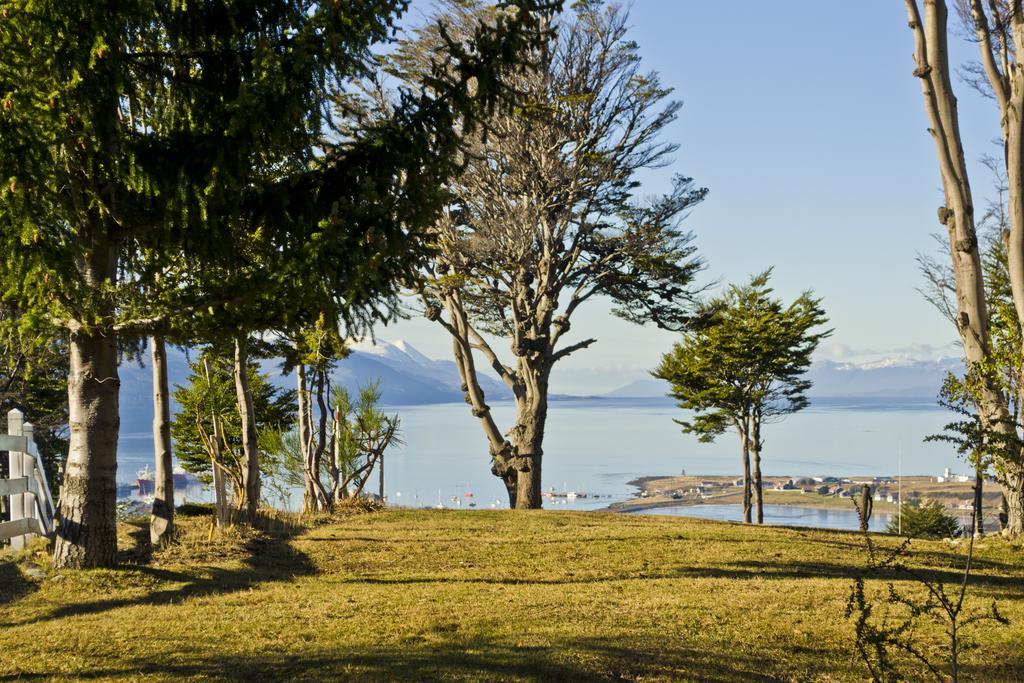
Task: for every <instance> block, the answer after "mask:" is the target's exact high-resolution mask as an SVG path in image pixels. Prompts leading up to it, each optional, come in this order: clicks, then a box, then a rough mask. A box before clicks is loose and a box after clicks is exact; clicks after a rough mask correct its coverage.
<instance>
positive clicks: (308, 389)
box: [274, 315, 348, 512]
mask: <svg viewBox="0 0 1024 683" xmlns="http://www.w3.org/2000/svg"><path fill="white" fill-rule="evenodd" d="M274 350H275V352H276V353H277V354H278V355H281V356H282V357H284V359H285V362H284V368H283V369H284V372H285V373H286V374H287V373H290V372H291V371H292V370H294V371H295V377H296V392H297V396H298V401H299V421H298V432H297V434H296V438H297V441H296V445H297V447H298V449H299V454H300V457H301V461H302V463H303V467H302V471H303V482H304V483H303V488H304V489H305V494H304V496H303V501H304V503H303V507H304V508H305V510H306V511H307V512H316V511H326V510H330V509H331V508H332V506H333V503H334V495H332V493H331V492H329V491H328V490H327V488H326V487H325V486H324V483H323V480H322V479H321V476H320V475H321V473H322V470H323V469H324V467H325V466H328V469H329V470H330V466H331V465H332V463H333V459H332V458H333V450H334V449H333V442H334V439H333V438H332V437H331V436H330V435H329V431H330V430H329V427H328V425H330V426H331V428H333V429H336V428H337V421H336V420H335V419H334V411H333V410H332V409H331V407H330V406H329V404H330V402H331V385H330V374H331V371H332V370H333V368H334V366H335V362H336V361H337V360H338V359H340V358H344V357H345V356H346V355H348V351H347V350H346V348H345V344H344V342H343V340H342V339H341V337H340V336H339V334H338V332H337V330H335V329H333V328H331V327H329V326H328V323H327V320H326V317H325V316H323V315H321V317H320V318H318V319H317V320H316V322H315V323H314V324H312V325H310V326H306V327H303V328H300V329H298V330H295V331H293V332H291V333H289V334H284V335H280V336H279V339H278V342H277V343H276V344H274ZM314 401H315V403H316V410H315V411H314V405H313V404H314ZM325 455H326V456H327V457H326V458H325ZM331 479H332V481H335V482H336V479H337V477H336V476H332V478H331Z"/></svg>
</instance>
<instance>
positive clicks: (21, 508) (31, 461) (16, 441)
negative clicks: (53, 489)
mask: <svg viewBox="0 0 1024 683" xmlns="http://www.w3.org/2000/svg"><path fill="white" fill-rule="evenodd" d="M34 431H35V430H34V429H33V427H32V423H30V422H25V417H24V415H23V414H22V412H21V411H20V410H18V409H17V408H15V409H14V410H12V411H10V412H9V413H7V434H0V451H7V453H8V460H7V462H8V470H7V472H8V475H7V476H8V478H7V479H0V498H7V509H8V510H10V513H11V514H10V518H11V519H10V521H9V522H0V541H2V540H6V539H10V541H11V547H12V548H13V549H15V550H20V549H21V548H24V547H25V543H26V542H27V541H28V540H29V539H30V538H31V537H32V535H33V534H38V535H40V536H49V535H50V534H52V533H53V516H54V508H53V498H52V496H51V495H50V485H49V484H48V483H47V481H46V471H45V470H44V469H43V460H42V458H40V457H39V450H38V449H37V448H36V442H35V440H34Z"/></svg>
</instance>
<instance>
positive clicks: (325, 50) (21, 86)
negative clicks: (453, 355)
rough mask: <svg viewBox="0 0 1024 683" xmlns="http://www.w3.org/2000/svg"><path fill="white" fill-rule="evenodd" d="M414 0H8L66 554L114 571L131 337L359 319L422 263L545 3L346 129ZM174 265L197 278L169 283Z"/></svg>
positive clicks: (1, 64) (22, 284) (28, 285)
mask: <svg viewBox="0 0 1024 683" xmlns="http://www.w3.org/2000/svg"><path fill="white" fill-rule="evenodd" d="M407 4H408V3H407V2H406V1H405V0H368V1H366V2H359V3H323V2H316V1H315V0H258V1H256V2H249V3H235V2H229V1H227V0H217V1H214V2H203V3H171V4H169V5H168V4H161V3H130V4H124V3H111V2H94V1H93V0H68V1H67V2H64V1H62V2H34V1H29V0H2V1H0V15H2V20H0V54H3V58H2V59H0V178H3V182H2V184H0V243H2V245H3V248H4V251H5V253H6V254H7V257H6V258H5V259H4V260H3V262H2V264H0V265H2V269H0V282H2V291H3V294H4V296H5V298H6V299H7V300H8V301H10V302H12V303H13V304H15V305H16V306H17V307H18V308H19V309H21V310H24V311H25V312H26V315H27V319H28V320H30V321H31V320H36V321H40V322H41V323H45V324H47V325H55V326H57V327H60V328H62V329H63V330H64V332H65V333H66V334H67V335H68V340H69V342H68V343H69V349H70V374H69V381H68V395H69V404H70V424H71V443H70V454H69V457H68V461H67V467H66V472H65V481H64V489H63V495H62V497H61V514H60V518H61V520H60V525H59V528H58V531H57V542H56V546H55V563H56V564H57V565H58V566H96V565H109V564H112V563H113V562H114V561H115V551H116V529H115V497H116V486H115V484H116V480H115V472H116V467H117V461H116V452H117V431H118V385H119V379H118V373H117V359H118V354H117V344H118V337H119V336H121V335H124V336H127V337H131V338H141V337H144V336H146V335H148V334H152V333H154V332H157V333H158V332H160V331H161V326H163V325H166V324H168V323H169V322H170V321H172V320H174V321H177V323H179V324H184V325H186V326H189V325H191V324H192V321H191V319H192V318H196V319H203V318H206V319H207V320H205V321H202V322H201V323H199V322H197V323H196V325H197V326H198V327H202V326H205V329H209V328H210V327H212V325H211V324H210V323H211V319H212V321H214V322H216V323H218V324H219V325H220V326H221V327H222V328H226V329H239V330H243V331H245V332H247V331H249V330H253V329H255V330H263V329H273V328H276V327H278V326H282V325H290V324H292V323H294V322H296V321H295V318H300V317H301V316H303V315H314V316H315V314H316V313H319V312H320V310H322V307H320V306H312V305H309V300H308V298H307V296H308V297H311V298H313V299H315V300H316V301H317V302H319V301H321V300H322V299H323V298H324V297H328V298H329V299H330V300H331V301H333V302H335V303H336V304H337V306H336V307H335V308H332V311H336V312H337V313H338V316H339V317H340V318H344V317H345V316H346V314H347V313H348V312H349V311H351V310H352V309H358V308H362V309H363V310H364V311H365V310H368V309H373V308H374V304H375V303H376V302H377V301H378V300H379V299H380V298H382V297H387V296H388V294H389V293H393V291H394V289H395V287H396V282H397V280H399V279H401V278H404V277H407V276H408V275H410V273H411V272H412V271H414V270H415V269H416V268H417V267H418V256H419V255H421V254H422V252H423V249H422V247H423V246H424V244H423V241H422V239H421V235H422V232H421V228H422V227H423V226H426V225H429V224H430V223H432V222H433V219H434V218H435V217H436V215H437V212H438V210H439V209H440V207H441V205H442V194H441V192H440V191H439V190H440V186H441V184H442V183H443V181H444V179H445V178H447V177H449V176H451V175H452V174H453V173H454V172H455V170H456V167H457V164H456V162H457V159H456V155H455V152H456V145H457V143H458V140H459V136H460V135H461V134H462V132H463V131H465V130H469V129H472V122H473V120H474V118H475V114H476V112H477V111H478V109H479V108H484V109H488V108H490V107H491V106H493V105H494V104H495V103H496V102H497V100H498V99H499V98H501V97H502V96H503V93H505V92H506V90H507V89H506V87H505V84H504V81H503V79H502V78H501V77H500V74H501V73H503V72H501V71H498V66H499V65H508V64H512V63H519V62H520V61H521V54H522V52H523V49H524V48H525V47H526V46H528V45H530V44H532V43H533V42H535V41H536V40H537V37H538V34H539V31H538V24H539V22H540V20H541V15H542V13H541V12H539V11H536V10H539V9H542V8H541V7H540V6H539V5H538V2H535V1H534V0H516V1H515V2H510V3H509V6H508V7H507V10H506V11H504V12H503V13H502V15H501V19H500V21H498V22H497V23H494V24H491V25H488V26H479V27H477V29H476V30H474V31H473V32H472V34H471V36H470V39H469V40H468V41H466V42H464V43H458V44H456V43H451V44H450V45H448V47H449V48H450V49H449V50H448V51H447V53H446V54H445V55H444V56H439V58H438V59H439V61H442V62H443V63H444V68H442V69H438V70H437V74H436V77H434V78H432V79H431V85H432V88H431V91H430V92H429V93H428V92H426V91H423V90H419V91H416V90H409V91H407V92H405V93H404V95H403V97H402V98H401V100H400V102H399V104H398V106H396V107H395V108H394V110H393V111H392V112H391V114H390V115H389V116H386V117H384V118H382V119H381V120H379V121H375V122H374V123H373V124H372V125H365V126H364V125H355V126H353V127H351V128H350V129H349V130H348V132H347V135H345V136H341V137H339V136H333V137H332V136H328V135H327V133H326V131H327V130H328V129H329V128H330V126H331V123H330V121H329V117H330V114H331V107H330V105H329V103H330V101H331V98H332V93H333V92H335V91H337V90H339V89H342V90H343V89H344V88H345V87H347V84H349V83H350V82H352V81H353V80H356V79H361V78H363V77H364V76H365V75H366V74H367V73H368V72H369V71H370V70H372V69H373V68H374V67H375V63H376V62H375V57H374V54H373V47H374V46H376V45H380V44H383V43H387V42H388V41H390V40H392V39H393V38H394V35H395V22H396V21H397V20H398V19H399V18H400V17H401V15H402V14H403V12H404V11H405V9H406V7H407ZM545 4H546V3H545ZM357 123H359V122H357ZM328 137H331V141H330V142H327V141H326V139H327V138H328ZM174 261H180V262H182V263H185V264H187V266H188V267H187V268H183V269H182V277H181V278H175V279H168V278H163V279H160V280H159V281H158V280H157V277H156V276H157V275H158V274H161V273H164V272H165V271H166V266H167V264H168V263H169V262H174ZM309 272H316V273H318V275H319V282H318V284H317V285H316V286H307V285H308V284H309V283H308V281H307V279H305V278H304V274H306V273H309ZM318 309H319V310H318ZM236 340H237V341H238V344H237V346H238V349H237V350H238V353H237V354H236V355H238V356H239V357H240V359H241V362H240V363H238V367H239V368H240V369H241V370H242V371H243V372H244V370H245V368H246V367H247V366H248V364H247V363H246V362H245V356H246V353H245V352H246V343H245V342H246V338H245V337H244V336H243V335H242V334H238V335H236ZM244 379H245V378H244V377H241V378H239V381H238V382H237V384H238V393H239V394H240V395H241V396H242V397H243V399H245V400H243V401H242V402H241V403H242V404H243V405H244V404H247V403H248V402H249V401H248V399H247V398H246V397H247V395H248V394H247V392H246V388H245V382H244ZM250 436H251V430H250ZM250 441H251V439H250ZM249 450H250V451H252V447H251V443H250V449H249ZM253 459H254V458H252V457H250V460H253ZM249 472H250V475H252V474H253V463H252V462H250V466H249ZM257 474H258V473H257ZM250 484H252V486H251V487H250V488H252V490H256V488H258V479H256V478H255V477H252V476H250ZM252 498H254V496H250V499H252ZM254 504H255V501H252V502H251V503H250V507H252V506H253V505H254ZM254 509H255V508H254V507H252V510H254Z"/></svg>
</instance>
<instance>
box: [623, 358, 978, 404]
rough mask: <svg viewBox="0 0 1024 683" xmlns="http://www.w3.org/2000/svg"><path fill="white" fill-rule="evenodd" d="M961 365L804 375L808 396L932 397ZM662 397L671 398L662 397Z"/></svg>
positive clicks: (645, 387)
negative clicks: (808, 385)
mask: <svg viewBox="0 0 1024 683" xmlns="http://www.w3.org/2000/svg"><path fill="white" fill-rule="evenodd" d="M962 370H963V364H962V362H961V361H960V360H959V359H956V358H944V359H941V360H897V359H891V360H883V361H876V362H873V363H863V364H855V363H838V362H835V361H828V360H825V361H818V362H816V363H814V365H812V366H811V369H810V371H809V372H808V377H809V378H810V380H811V381H812V382H814V386H813V388H812V389H811V391H810V395H811V396H820V397H824V396H833V397H880V398H930V399H931V398H935V396H936V395H937V394H938V393H939V388H940V387H941V386H942V380H943V378H944V377H945V375H946V373H947V372H949V371H956V372H960V371H962ZM666 394H668V383H667V382H665V381H664V380H660V379H654V378H653V377H652V378H650V379H638V380H636V381H635V382H630V383H629V384H627V385H625V386H623V387H619V388H618V389H616V390H614V391H610V392H608V393H607V394H604V396H607V397H609V398H655V397H664V396H666ZM666 400H671V399H668V398H666Z"/></svg>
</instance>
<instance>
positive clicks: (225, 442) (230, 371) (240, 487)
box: [171, 348, 296, 514]
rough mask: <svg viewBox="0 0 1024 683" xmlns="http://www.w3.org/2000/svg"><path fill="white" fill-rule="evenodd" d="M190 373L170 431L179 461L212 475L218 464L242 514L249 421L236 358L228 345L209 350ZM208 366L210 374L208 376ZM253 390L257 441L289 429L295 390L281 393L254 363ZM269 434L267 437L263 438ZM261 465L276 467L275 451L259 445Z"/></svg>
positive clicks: (177, 393) (251, 372)
mask: <svg viewBox="0 0 1024 683" xmlns="http://www.w3.org/2000/svg"><path fill="white" fill-rule="evenodd" d="M189 368H190V370H191V373H190V374H189V376H188V379H187V382H188V383H187V384H186V385H185V386H177V387H175V391H174V400H175V401H176V402H177V403H178V405H179V406H180V411H179V412H178V413H177V414H176V415H175V416H174V420H173V422H172V423H171V435H172V437H173V438H174V442H175V443H176V444H177V447H178V448H177V454H178V459H179V461H180V462H181V464H182V467H184V468H185V469H186V470H188V471H190V472H195V473H197V474H200V475H202V476H204V477H207V478H210V479H212V477H213V472H214V469H213V468H214V467H219V468H220V469H221V471H222V472H224V473H225V474H226V476H227V479H228V481H229V482H230V483H231V487H232V493H233V498H234V502H235V508H236V511H237V512H238V513H240V514H241V513H244V506H245V503H246V501H247V500H248V498H247V492H246V488H245V485H246V477H247V468H248V460H247V458H246V454H245V450H244V446H245V442H244V440H245V431H246V425H245V421H244V418H243V416H242V414H241V413H240V412H239V410H238V406H237V403H236V394H235V376H236V375H237V374H238V373H237V372H236V371H235V369H234V361H233V356H232V355H230V354H229V352H228V350H227V349H215V348H207V349H204V350H203V351H202V353H201V354H200V356H199V358H198V359H196V360H195V361H192V362H190V363H189ZM207 369H209V375H207ZM247 376H248V377H249V379H250V381H249V390H250V391H251V392H252V406H253V416H254V419H255V423H256V431H257V437H256V438H257V439H260V438H261V437H264V434H266V433H268V432H271V431H274V430H280V429H282V428H287V427H289V426H290V425H291V424H293V422H294V420H295V416H296V396H295V392H294V391H282V390H280V389H278V388H276V387H275V386H274V385H273V384H271V383H270V382H269V380H268V376H267V375H266V374H264V373H261V372H260V371H259V367H258V366H257V365H256V364H255V363H251V364H250V367H249V372H248V373H247ZM264 438H265V437H264ZM259 454H260V467H261V469H262V470H263V471H273V470H274V469H275V468H276V464H275V463H274V462H273V461H272V460H269V455H270V454H271V451H267V450H263V449H260V451H259Z"/></svg>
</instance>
